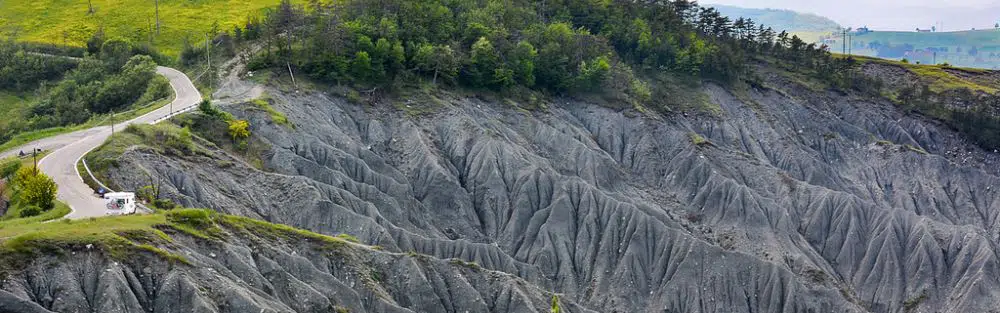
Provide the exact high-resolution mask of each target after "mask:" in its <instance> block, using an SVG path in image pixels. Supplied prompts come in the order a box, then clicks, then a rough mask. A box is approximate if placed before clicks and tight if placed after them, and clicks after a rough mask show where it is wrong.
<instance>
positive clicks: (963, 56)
mask: <svg viewBox="0 0 1000 313" xmlns="http://www.w3.org/2000/svg"><path fill="white" fill-rule="evenodd" d="M853 46H854V49H853V51H854V53H855V54H861V55H867V56H878V57H883V58H891V59H897V60H899V59H903V58H906V59H908V60H909V61H911V62H921V63H924V64H927V63H934V62H936V63H938V64H940V63H945V62H947V63H950V64H952V65H958V66H968V67H978V68H997V67H998V66H1000V30H997V29H987V30H976V31H961V32H933V33H918V32H896V31H893V32H882V31H876V32H871V33H867V34H860V35H856V36H855V37H854V40H853ZM935 52H936V53H937V58H936V60H935V58H934V53H935Z"/></svg>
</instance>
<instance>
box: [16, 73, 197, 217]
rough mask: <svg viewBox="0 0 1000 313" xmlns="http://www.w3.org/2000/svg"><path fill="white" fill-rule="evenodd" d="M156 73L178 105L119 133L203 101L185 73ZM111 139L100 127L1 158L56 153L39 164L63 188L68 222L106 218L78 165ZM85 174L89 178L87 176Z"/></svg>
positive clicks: (30, 145) (166, 107) (32, 145)
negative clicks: (33, 152)
mask: <svg viewBox="0 0 1000 313" xmlns="http://www.w3.org/2000/svg"><path fill="white" fill-rule="evenodd" d="M156 73H157V74H160V75H163V76H165V77H166V78H167V79H169V80H170V87H172V88H173V89H174V95H175V98H174V101H173V102H171V103H170V104H168V105H164V106H163V107H161V108H159V109H156V110H155V111H153V112H149V113H147V114H146V115H143V116H140V117H137V118H135V119H133V120H130V121H126V122H123V123H120V124H116V125H115V131H120V130H124V129H125V127H126V126H128V125H129V124H135V123H141V124H152V123H156V122H159V121H161V120H163V119H166V118H169V117H171V116H174V115H177V114H180V113H183V112H186V111H189V110H191V109H193V108H195V107H197V105H198V102H200V101H201V93H200V92H198V88H195V87H194V84H193V83H191V79H189V78H188V77H187V75H184V73H182V72H181V71H178V70H175V69H172V68H169V67H162V66H160V67H157V68H156ZM110 136H111V127H110V126H98V127H94V128H90V129H85V130H80V131H76V132H72V133H68V134H63V135H58V136H53V137H49V138H45V139H40V140H37V141H34V142H31V143H28V144H25V145H23V146H21V147H18V148H14V149H11V150H10V151H8V152H5V153H3V154H0V158H4V157H7V156H11V155H14V154H17V153H18V152H19V151H22V150H23V151H26V152H28V151H31V150H32V149H34V148H39V149H44V150H49V151H52V152H51V153H49V154H48V155H47V156H45V158H43V159H42V160H41V161H39V162H38V167H39V169H41V170H42V172H44V173H46V174H48V175H49V176H52V179H53V180H55V182H56V184H57V185H58V186H59V194H58V196H57V198H58V199H59V200H61V201H63V202H65V203H66V204H68V205H69V207H70V208H71V209H72V212H71V213H70V214H69V215H67V216H66V218H70V219H81V218H88V217H99V216H104V211H105V207H104V200H101V199H100V198H98V197H97V196H96V195H95V194H94V190H93V189H91V188H90V186H87V184H85V183H84V182H83V179H82V178H80V174H81V173H79V172H78V171H77V169H76V164H77V162H79V160H80V158H82V157H83V156H84V155H85V154H87V153H88V152H90V151H91V150H94V149H95V148H97V147H98V146H100V145H101V144H103V143H104V141H105V140H107V139H108V137H110ZM83 174H84V175H86V173H83Z"/></svg>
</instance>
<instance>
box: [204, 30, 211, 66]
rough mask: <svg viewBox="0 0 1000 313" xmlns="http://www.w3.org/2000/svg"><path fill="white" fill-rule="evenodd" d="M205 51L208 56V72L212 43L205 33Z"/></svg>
mask: <svg viewBox="0 0 1000 313" xmlns="http://www.w3.org/2000/svg"><path fill="white" fill-rule="evenodd" d="M205 51H206V53H207V54H208V70H212V41H211V40H208V33H205Z"/></svg>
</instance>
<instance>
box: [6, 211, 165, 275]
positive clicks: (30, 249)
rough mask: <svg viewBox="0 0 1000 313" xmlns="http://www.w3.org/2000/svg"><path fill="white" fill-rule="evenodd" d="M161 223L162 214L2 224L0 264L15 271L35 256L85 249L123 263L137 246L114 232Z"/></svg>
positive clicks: (145, 228)
mask: <svg viewBox="0 0 1000 313" xmlns="http://www.w3.org/2000/svg"><path fill="white" fill-rule="evenodd" d="M163 223H166V219H165V218H164V216H163V215H132V216H120V217H104V218H92V219H85V220H77V221H74V220H62V221H59V222H53V223H38V222H34V223H17V224H14V225H4V226H3V227H2V228H0V265H3V266H5V267H14V268H16V267H19V266H23V265H26V264H28V263H30V262H31V260H32V259H34V258H36V257H39V256H58V255H64V254H66V252H67V250H85V249H97V250H98V251H102V252H104V253H107V254H108V255H109V256H110V257H111V258H113V259H116V260H125V259H127V258H129V257H130V256H131V253H132V252H133V251H134V250H133V248H135V247H136V246H137V245H136V244H134V243H132V242H130V241H129V240H128V239H126V238H125V237H122V236H120V235H118V234H117V233H118V232H120V231H142V230H150V229H152V226H153V225H157V224H163ZM88 247H89V248H88ZM8 269H9V268H8Z"/></svg>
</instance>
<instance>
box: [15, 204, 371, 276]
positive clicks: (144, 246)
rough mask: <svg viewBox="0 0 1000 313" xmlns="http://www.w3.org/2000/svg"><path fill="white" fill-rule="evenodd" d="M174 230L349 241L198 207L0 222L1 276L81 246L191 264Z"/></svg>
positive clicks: (117, 255)
mask: <svg viewBox="0 0 1000 313" xmlns="http://www.w3.org/2000/svg"><path fill="white" fill-rule="evenodd" d="M162 230H166V232H164V231H162ZM168 233H169V234H168ZM178 234H180V235H184V236H189V237H192V238H198V239H203V240H210V241H219V240H224V238H227V237H228V236H232V235H239V236H247V237H249V238H264V239H267V240H280V241H283V242H285V243H289V244H293V243H302V242H309V243H310V244H312V245H314V247H316V249H320V250H334V249H336V250H340V249H342V248H344V247H346V246H347V245H349V244H350V243H348V241H347V240H345V239H343V238H338V237H333V236H326V235H321V234H317V233H313V232H310V231H306V230H301V229H297V228H293V227H291V226H287V225H281V224H273V223H268V222H265V221H260V220H255V219H251V218H247V217H242V216H232V215H224V214H219V213H216V212H214V211H211V210H203V209H176V210H171V211H167V212H161V213H154V214H149V215H127V216H108V217H100V218H89V219H83V220H68V219H67V220H61V221H57V222H52V223H41V219H39V218H33V219H30V220H29V219H23V220H15V221H4V222H0V275H2V274H4V272H5V271H10V270H17V269H18V268H20V267H22V266H25V265H28V264H30V262H32V260H33V259H35V258H38V257H43V256H45V257H48V256H59V255H65V254H67V253H68V252H70V251H81V250H95V251H100V252H102V253H104V254H105V255H107V256H108V257H110V258H112V259H114V260H118V261H127V260H132V259H134V258H135V257H136V256H137V255H142V254H145V255H151V256H155V257H158V258H160V259H162V260H164V261H167V262H170V263H171V264H178V265H191V262H190V261H189V260H188V259H187V258H185V257H184V256H182V255H179V254H177V253H175V252H171V251H170V248H171V247H173V244H174V242H175V240H174V238H173V237H171V236H176V235H178ZM379 277H381V275H379Z"/></svg>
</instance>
